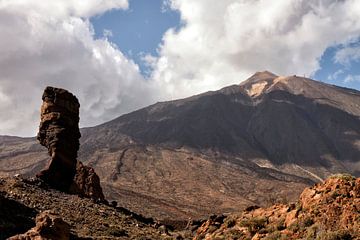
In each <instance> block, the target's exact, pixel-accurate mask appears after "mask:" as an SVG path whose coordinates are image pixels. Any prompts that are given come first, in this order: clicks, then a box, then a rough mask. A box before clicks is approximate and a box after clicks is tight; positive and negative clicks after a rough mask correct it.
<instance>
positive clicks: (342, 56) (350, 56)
mask: <svg viewBox="0 0 360 240" xmlns="http://www.w3.org/2000/svg"><path fill="white" fill-rule="evenodd" d="M334 60H335V62H336V63H340V64H342V65H345V66H350V65H351V62H352V61H359V60H360V46H354V47H352V46H346V47H344V48H341V49H340V50H338V51H337V52H336V54H335V57H334Z"/></svg>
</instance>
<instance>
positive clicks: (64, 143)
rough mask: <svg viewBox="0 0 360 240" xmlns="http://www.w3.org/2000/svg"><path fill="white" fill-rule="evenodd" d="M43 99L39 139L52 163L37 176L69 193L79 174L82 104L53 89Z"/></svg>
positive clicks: (62, 91)
mask: <svg viewBox="0 0 360 240" xmlns="http://www.w3.org/2000/svg"><path fill="white" fill-rule="evenodd" d="M42 100H43V104H42V106H41V122H40V127H39V133H38V135H37V139H38V140H39V142H40V144H41V145H43V146H45V147H47V149H48V152H49V155H50V156H51V160H50V162H49V164H48V166H47V167H46V169H44V170H42V171H41V172H40V173H39V174H38V175H37V177H39V178H40V179H42V180H43V181H45V182H46V183H47V184H49V185H50V186H52V187H54V188H56V189H58V190H61V191H67V190H68V189H69V187H70V185H71V184H72V181H73V178H74V176H75V173H76V163H77V161H76V158H77V151H78V150H79V146H80V144H79V138H80V136H81V135H80V130H79V108H80V104H79V101H78V99H77V98H76V97H75V96H74V95H73V94H71V93H70V92H68V91H67V90H64V89H61V88H54V87H46V89H45V90H44V93H43V96H42Z"/></svg>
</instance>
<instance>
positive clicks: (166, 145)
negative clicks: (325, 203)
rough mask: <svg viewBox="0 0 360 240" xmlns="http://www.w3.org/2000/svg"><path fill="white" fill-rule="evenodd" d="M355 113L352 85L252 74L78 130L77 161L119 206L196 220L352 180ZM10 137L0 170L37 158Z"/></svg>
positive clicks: (32, 168)
mask: <svg viewBox="0 0 360 240" xmlns="http://www.w3.org/2000/svg"><path fill="white" fill-rule="evenodd" d="M359 116H360V93H359V92H358V91H356V90H351V89H344V88H340V87H336V86H332V85H328V84H324V83H320V82H316V81H313V80H311V79H307V78H301V77H297V76H289V77H278V76H276V75H274V74H272V73H269V72H259V73H256V74H255V75H253V76H252V77H250V78H249V79H248V80H246V81H244V82H242V83H241V84H239V85H232V86H229V87H225V88H223V89H221V90H219V91H212V92H207V93H204V94H200V95H196V96H193V97H190V98H186V99H181V100H176V101H170V102H161V103H156V104H154V105H151V106H149V107H146V108H143V109H140V110H138V111H135V112H132V113H129V114H126V115H123V116H121V117H119V118H117V119H114V120H112V121H110V122H107V123H104V124H102V125H99V126H96V127H92V128H85V129H82V138H81V148H80V152H79V158H80V160H81V161H83V162H86V163H87V164H90V165H91V166H93V167H94V168H95V170H96V172H97V173H98V174H99V176H100V178H101V180H102V185H103V187H104V190H105V193H106V194H107V197H108V198H111V199H116V200H117V201H119V204H121V205H122V206H124V207H127V208H130V209H132V210H134V211H135V212H140V213H143V214H145V215H148V216H155V217H158V218H178V219H187V218H188V217H201V216H205V215H207V214H210V213H221V212H230V211H234V210H235V209H239V208H244V207H246V206H247V205H251V204H258V205H267V204H270V203H273V202H274V201H286V200H294V199H296V198H297V196H298V194H300V191H301V190H302V189H303V188H304V187H305V186H308V185H309V184H312V183H313V182H316V181H320V180H321V179H323V178H325V177H326V176H328V175H329V174H331V173H335V172H350V173H351V174H353V175H356V176H359V175H360V161H359V159H360V121H359ZM12 141H13V142H12V143H9V142H4V141H2V143H1V145H0V149H1V150H0V175H3V176H6V175H11V174H14V173H22V174H25V175H31V174H34V173H35V172H36V170H37V169H38V168H40V167H41V166H43V165H44V164H45V162H41V160H43V159H44V156H45V158H46V154H45V152H44V151H43V152H39V151H38V148H36V147H34V146H35V145H34V144H35V142H31V141H33V140H31V139H30V140H29V139H25V140H24V141H23V142H22V140H19V139H17V140H16V141H15V140H12ZM10 142H11V141H10ZM17 149H18V150H17ZM44 154H45V155H44ZM21 166H23V167H21Z"/></svg>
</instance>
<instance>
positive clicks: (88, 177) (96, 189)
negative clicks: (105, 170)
mask: <svg viewBox="0 0 360 240" xmlns="http://www.w3.org/2000/svg"><path fill="white" fill-rule="evenodd" d="M69 192H70V193H73V194H77V195H79V196H81V197H88V198H92V199H94V200H96V201H104V200H105V197H104V194H103V192H102V188H101V185H100V178H99V176H98V175H97V174H96V172H95V170H94V169H93V168H92V167H89V166H84V164H82V162H80V161H78V162H77V165H76V174H75V177H74V181H73V183H72V185H71V187H70V191H69Z"/></svg>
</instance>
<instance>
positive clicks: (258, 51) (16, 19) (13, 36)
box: [0, 0, 360, 135]
mask: <svg viewBox="0 0 360 240" xmlns="http://www.w3.org/2000/svg"><path fill="white" fill-rule="evenodd" d="M169 7H170V8H172V9H174V10H177V11H179V12H180V14H181V19H182V23H183V27H182V28H181V29H180V30H179V31H178V32H176V31H175V30H174V29H170V30H169V31H167V32H166V33H165V35H164V36H163V43H162V45H161V46H159V49H158V51H159V55H160V57H158V58H154V57H153V56H149V55H146V54H144V59H145V60H146V61H147V62H148V64H149V65H150V66H152V68H153V69H154V71H153V72H152V74H151V76H150V77H149V78H148V79H146V80H145V79H144V78H143V77H142V76H141V75H140V73H139V69H138V66H137V65H136V64H134V63H133V62H132V61H131V60H129V59H127V58H126V57H125V56H124V55H123V54H122V53H121V51H120V50H119V49H117V47H116V46H114V45H113V44H112V43H111V42H109V41H108V39H107V36H109V35H108V33H106V32H104V38H102V39H95V38H94V32H93V29H92V25H91V23H90V22H89V20H88V19H89V17H91V16H94V15H100V14H102V13H104V12H106V11H108V10H111V9H127V8H128V2H127V1H126V0H87V1H79V0H51V1H43V0H0V31H1V34H2V36H1V38H0V69H1V74H0V112H1V113H2V114H1V115H0V134H16V135H33V134H35V133H36V131H37V126H38V121H39V111H38V109H39V107H40V105H41V98H40V96H41V93H42V90H43V88H44V87H45V86H46V85H53V86H58V87H64V88H66V89H69V90H70V91H72V92H73V93H74V94H76V95H77V96H78V97H79V99H80V102H81V124H82V126H91V125H94V124H98V123H102V122H104V121H106V120H110V119H112V118H114V117H117V116H119V115H120V114H121V113H124V112H128V111H131V110H135V109H136V108H138V107H140V106H145V105H148V104H151V103H153V102H154V101H158V100H168V99H170V98H178V97H186V96H190V95H192V94H195V93H200V92H204V91H208V90H215V89H218V88H220V87H222V86H225V85H229V84H234V83H239V82H241V81H242V80H244V79H245V78H246V77H248V76H249V75H251V74H253V73H254V72H255V71H259V70H264V69H267V70H270V71H273V72H275V73H277V74H283V75H287V74H298V75H303V74H306V75H311V74H312V73H314V72H315V71H316V70H318V69H319V59H320V58H321V56H322V54H323V53H324V51H325V49H326V48H328V47H330V46H334V45H337V44H344V45H345V46H347V45H346V44H347V43H349V42H352V41H354V39H357V38H358V37H359V36H360V1H358V0H343V1H337V0H313V1H308V0H277V1H269V0H221V1H219V0H196V1H193V0H166V1H164V5H163V10H164V11H167V9H168V8H169ZM145 41H146V40H145ZM350 52H353V51H352V50H351V49H350ZM340 55H341V54H340V53H339V56H340ZM345 55H346V56H351V57H350V58H351V59H353V58H354V56H355V57H356V58H357V55H356V54H355V55H354V54H353V53H351V54H344V56H345ZM353 55H354V56H353ZM339 59H347V58H345V57H343V58H340V57H339ZM344 61H346V60H344ZM349 81H350V79H349Z"/></svg>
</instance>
